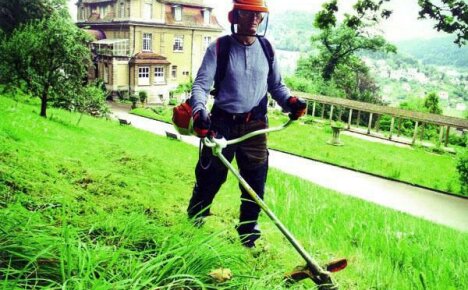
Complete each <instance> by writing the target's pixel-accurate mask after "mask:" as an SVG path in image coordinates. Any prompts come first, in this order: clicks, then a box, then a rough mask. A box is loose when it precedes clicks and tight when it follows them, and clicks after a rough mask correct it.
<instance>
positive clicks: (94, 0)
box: [81, 0, 115, 3]
mask: <svg viewBox="0 0 468 290" xmlns="http://www.w3.org/2000/svg"><path fill="white" fill-rule="evenodd" d="M81 2H82V3H104V2H115V0H82V1H81Z"/></svg>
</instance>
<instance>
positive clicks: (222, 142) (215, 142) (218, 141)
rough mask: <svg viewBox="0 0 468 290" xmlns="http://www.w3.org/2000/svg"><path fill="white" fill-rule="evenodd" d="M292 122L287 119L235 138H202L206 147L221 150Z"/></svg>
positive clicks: (282, 127) (281, 128)
mask: <svg viewBox="0 0 468 290" xmlns="http://www.w3.org/2000/svg"><path fill="white" fill-rule="evenodd" d="M292 122H294V120H292V119H289V120H288V121H287V122H286V123H284V124H282V125H280V126H277V127H273V128H266V129H261V130H257V131H253V132H250V133H247V134H245V135H244V136H241V137H239V138H235V139H231V140H226V139H225V138H224V137H221V138H216V137H214V138H213V137H205V138H203V139H202V140H203V144H204V145H205V146H206V147H210V148H214V147H217V148H215V150H216V149H218V148H219V149H221V150H222V149H223V148H226V147H227V146H228V145H232V144H236V143H240V142H242V141H245V140H247V139H249V138H252V137H254V136H257V135H261V134H266V133H271V132H276V131H280V130H283V129H284V128H286V127H288V126H289V125H291V123H292Z"/></svg>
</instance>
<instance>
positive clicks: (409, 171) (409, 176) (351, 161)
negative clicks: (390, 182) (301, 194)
mask: <svg viewBox="0 0 468 290" xmlns="http://www.w3.org/2000/svg"><path fill="white" fill-rule="evenodd" d="M284 120H285V117H283V116H278V115H275V114H273V115H271V117H270V124H271V125H272V126H275V125H276V124H279V123H281V122H284ZM330 139H331V128H330V126H329V125H327V124H317V123H314V125H312V126H311V125H305V124H302V123H296V124H293V125H292V126H291V127H289V128H288V129H287V130H283V131H281V132H278V133H277V134H271V136H270V137H269V146H270V147H271V148H273V149H279V150H283V151H287V152H291V153H294V154H297V155H301V156H305V157H309V158H313V159H316V160H320V161H325V162H328V163H332V164H337V165H340V166H344V167H348V168H353V169H355V170H359V171H362V172H369V173H372V174H376V175H379V176H384V177H388V178H392V179H396V180H401V181H405V182H408V183H411V184H416V185H422V186H425V187H428V188H434V189H438V190H442V191H446V192H451V193H455V194H461V195H463V194H467V193H462V192H461V186H460V181H459V175H458V172H457V170H456V164H457V156H456V155H453V154H448V153H447V154H435V153H433V152H430V151H429V150H427V149H425V148H422V147H412V148H402V147H398V146H394V145H388V144H382V143H376V142H369V141H366V140H362V139H359V138H355V137H352V136H347V135H344V134H341V135H340V139H341V141H342V142H343V143H344V146H330V145H327V142H328V141H329V140H330Z"/></svg>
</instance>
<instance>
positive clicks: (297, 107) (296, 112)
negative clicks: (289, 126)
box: [288, 97, 307, 120]
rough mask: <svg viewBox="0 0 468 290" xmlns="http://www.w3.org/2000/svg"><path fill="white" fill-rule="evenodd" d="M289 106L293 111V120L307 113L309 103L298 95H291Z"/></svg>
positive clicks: (291, 114) (291, 115)
mask: <svg viewBox="0 0 468 290" xmlns="http://www.w3.org/2000/svg"><path fill="white" fill-rule="evenodd" d="M288 106H289V109H290V111H291V113H290V118H291V120H297V119H299V118H300V117H302V116H304V115H305V113H306V108H307V103H306V102H305V101H304V100H303V99H299V98H298V97H289V99H288Z"/></svg>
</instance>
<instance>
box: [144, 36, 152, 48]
mask: <svg viewBox="0 0 468 290" xmlns="http://www.w3.org/2000/svg"><path fill="white" fill-rule="evenodd" d="M151 38H152V35H151V33H143V49H142V50H143V51H151Z"/></svg>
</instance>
